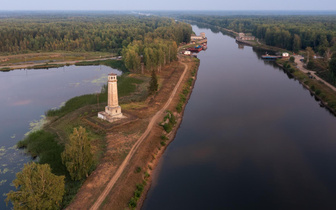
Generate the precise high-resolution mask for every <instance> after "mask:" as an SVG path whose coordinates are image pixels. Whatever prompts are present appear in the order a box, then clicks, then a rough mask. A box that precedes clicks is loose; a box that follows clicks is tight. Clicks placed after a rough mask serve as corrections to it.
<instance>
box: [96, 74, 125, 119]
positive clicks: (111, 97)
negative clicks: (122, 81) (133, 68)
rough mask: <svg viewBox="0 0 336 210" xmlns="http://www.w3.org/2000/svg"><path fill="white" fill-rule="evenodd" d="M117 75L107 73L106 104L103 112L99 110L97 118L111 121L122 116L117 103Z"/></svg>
mask: <svg viewBox="0 0 336 210" xmlns="http://www.w3.org/2000/svg"><path fill="white" fill-rule="evenodd" d="M117 81H118V80H117V75H116V74H113V73H112V74H109V75H108V84H107V86H108V89H107V106H106V107H105V112H99V113H98V118H100V119H103V120H108V121H110V122H113V121H115V120H118V119H121V118H124V116H123V114H122V113H121V107H120V106H119V104H118V86H117Z"/></svg>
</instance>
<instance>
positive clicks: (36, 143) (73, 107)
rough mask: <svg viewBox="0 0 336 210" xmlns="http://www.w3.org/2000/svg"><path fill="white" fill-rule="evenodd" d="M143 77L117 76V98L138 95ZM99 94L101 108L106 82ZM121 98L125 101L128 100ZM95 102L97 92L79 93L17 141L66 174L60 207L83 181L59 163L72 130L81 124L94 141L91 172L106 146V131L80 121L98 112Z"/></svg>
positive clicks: (56, 170) (19, 144)
mask: <svg viewBox="0 0 336 210" xmlns="http://www.w3.org/2000/svg"><path fill="white" fill-rule="evenodd" d="M146 79H147V78H146V77H141V76H137V77H136V76H134V75H130V74H128V73H126V74H123V75H122V76H120V77H118V90H119V97H120V99H123V98H124V97H126V98H129V100H128V101H132V100H134V99H133V97H132V96H133V95H136V94H137V91H138V88H137V86H138V85H145V84H142V83H145V81H147V80H146ZM98 97H99V103H101V104H102V106H101V109H103V108H104V106H105V104H106V101H107V91H106V85H105V86H103V88H102V91H101V94H99V96H98ZM134 98H137V97H134ZM124 101H126V102H127V100H124ZM97 102H98V100H97V95H96V94H87V95H82V96H78V97H74V98H72V99H70V100H68V101H67V102H66V103H65V105H64V106H63V107H61V108H59V109H57V110H49V111H48V112H47V116H48V117H53V119H54V120H53V121H52V122H51V123H49V124H47V125H46V126H45V127H44V129H43V130H40V131H36V132H33V133H31V134H29V135H28V136H27V137H26V138H25V139H24V140H22V141H20V142H18V144H17V146H18V147H19V148H25V149H26V151H27V152H28V153H29V154H31V156H32V157H38V162H39V163H41V164H44V163H47V164H49V165H50V167H51V169H52V172H53V173H54V174H56V175H64V176H65V177H66V180H65V183H66V186H65V189H66V192H65V195H64V198H63V203H62V207H66V206H67V205H69V203H70V202H71V201H72V199H73V198H74V196H75V195H76V193H77V191H78V189H79V188H80V187H81V186H82V183H83V182H84V180H80V181H73V180H71V178H70V175H69V173H68V171H67V170H66V168H65V166H64V165H63V164H62V159H61V153H62V152H63V150H64V144H65V143H66V142H67V141H68V136H69V135H70V133H72V131H73V129H74V128H76V127H78V126H83V127H85V128H86V130H87V133H88V137H89V139H90V141H91V142H92V144H93V147H92V148H93V153H94V156H95V165H94V167H93V168H92V169H91V171H93V170H94V169H95V167H96V165H98V163H99V161H100V159H101V158H102V154H103V153H104V151H105V149H106V142H105V133H104V132H101V131H100V130H96V129H94V128H91V127H90V125H88V124H86V122H85V120H83V119H85V118H86V117H90V116H96V115H97V111H99V110H97V109H96V107H97Z"/></svg>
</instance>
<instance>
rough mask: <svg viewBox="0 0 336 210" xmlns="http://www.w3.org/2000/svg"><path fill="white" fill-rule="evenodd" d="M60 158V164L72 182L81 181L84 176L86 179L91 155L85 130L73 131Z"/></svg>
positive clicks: (90, 164) (91, 159)
mask: <svg viewBox="0 0 336 210" xmlns="http://www.w3.org/2000/svg"><path fill="white" fill-rule="evenodd" d="M61 156H62V162H63V164H64V165H65V166H66V168H67V170H68V171H69V173H70V176H71V178H72V179H73V180H81V179H83V178H84V176H86V177H88V174H89V171H90V169H91V167H92V165H93V155H92V153H91V145H90V141H89V139H88V136H87V133H86V130H85V128H83V127H82V126H81V127H79V128H78V129H77V128H75V129H74V131H73V133H72V134H70V137H69V143H68V144H66V145H65V149H64V151H63V153H62V154H61Z"/></svg>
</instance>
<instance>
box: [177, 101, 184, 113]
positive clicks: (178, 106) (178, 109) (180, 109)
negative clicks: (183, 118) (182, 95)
mask: <svg viewBox="0 0 336 210" xmlns="http://www.w3.org/2000/svg"><path fill="white" fill-rule="evenodd" d="M182 106H183V104H182V103H181V102H180V103H178V104H177V105H176V111H177V112H178V113H180V112H181V111H182Z"/></svg>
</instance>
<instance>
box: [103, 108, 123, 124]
mask: <svg viewBox="0 0 336 210" xmlns="http://www.w3.org/2000/svg"><path fill="white" fill-rule="evenodd" d="M98 118H100V119H102V120H107V121H109V122H115V121H117V120H120V119H124V118H126V117H125V116H124V115H123V114H122V113H121V107H120V106H116V107H109V106H106V107H105V112H99V113H98Z"/></svg>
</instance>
